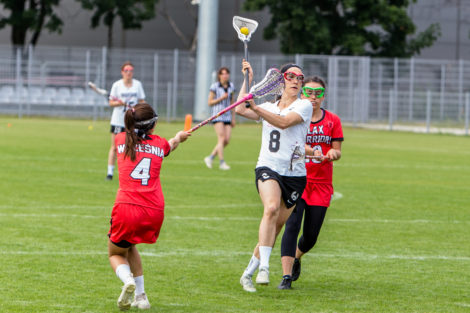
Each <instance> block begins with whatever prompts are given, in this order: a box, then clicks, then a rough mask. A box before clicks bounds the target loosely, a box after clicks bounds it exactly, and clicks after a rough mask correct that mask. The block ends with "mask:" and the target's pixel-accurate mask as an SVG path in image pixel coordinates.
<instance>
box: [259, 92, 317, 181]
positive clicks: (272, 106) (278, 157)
mask: <svg viewBox="0 0 470 313" xmlns="http://www.w3.org/2000/svg"><path fill="white" fill-rule="evenodd" d="M278 103H279V102H278V101H276V102H275V103H272V102H265V103H263V104H260V105H259V107H261V108H263V109H265V110H267V111H269V112H271V113H275V114H277V115H281V116H286V115H287V114H289V113H290V112H295V113H297V114H299V115H300V116H301V117H302V120H303V122H302V123H300V124H297V125H294V126H291V127H288V128H286V129H280V128H277V127H274V126H273V125H271V124H269V123H268V122H266V121H265V120H263V135H262V139H261V149H260V152H259V157H258V163H257V164H256V167H257V168H258V167H262V166H266V167H268V168H270V169H271V170H273V171H275V172H277V173H278V174H279V175H282V176H306V175H307V172H306V170H305V162H295V163H293V165H292V170H291V158H292V154H293V152H294V149H295V147H296V146H297V147H298V148H297V149H298V150H299V149H300V151H299V152H300V153H302V154H305V141H306V138H307V131H308V127H309V125H310V120H311V118H312V111H313V108H312V104H311V103H310V101H308V100H301V99H297V100H295V101H294V102H292V104H291V105H290V106H288V107H287V108H285V109H284V110H282V111H280V109H279V107H278Z"/></svg>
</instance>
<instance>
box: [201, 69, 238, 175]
mask: <svg viewBox="0 0 470 313" xmlns="http://www.w3.org/2000/svg"><path fill="white" fill-rule="evenodd" d="M234 92H235V87H234V86H233V83H231V82H230V71H229V69H228V68H226V67H221V68H220V69H219V70H218V72H217V82H215V83H213V84H212V85H211V88H210V91H209V100H208V103H209V106H210V107H212V112H211V113H212V114H211V115H212V116H213V115H216V114H217V113H219V112H220V111H222V110H223V109H225V108H226V107H228V106H229V105H231V104H232V103H233V102H234V99H233V93H234ZM212 124H214V129H215V133H216V134H217V144H216V145H215V147H214V150H212V152H211V154H210V155H209V156H207V157H205V158H204V163H206V166H207V167H208V168H212V162H213V161H214V158H215V156H216V155H217V156H218V157H219V168H220V169H221V170H229V169H230V166H228V165H227V163H226V162H225V160H224V148H225V146H227V145H228V143H229V141H230V136H231V133H232V127H235V112H234V111H233V110H232V111H230V112H227V113H225V114H222V115H221V116H219V117H217V118H216V119H214V120H213V121H212Z"/></svg>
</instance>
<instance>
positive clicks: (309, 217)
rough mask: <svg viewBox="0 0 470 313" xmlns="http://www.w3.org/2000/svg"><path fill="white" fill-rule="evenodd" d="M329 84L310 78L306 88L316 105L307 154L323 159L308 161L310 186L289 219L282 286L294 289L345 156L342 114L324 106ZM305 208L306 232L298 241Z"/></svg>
mask: <svg viewBox="0 0 470 313" xmlns="http://www.w3.org/2000/svg"><path fill="white" fill-rule="evenodd" d="M325 87H326V85H325V83H324V81H323V80H322V79H321V78H319V77H309V78H306V79H305V81H304V86H303V88H302V98H304V99H309V100H310V102H311V103H312V106H313V113H312V119H311V123H310V127H309V130H308V133H307V140H306V145H305V153H306V154H310V155H316V156H319V157H320V158H319V159H310V160H309V159H307V160H306V168H307V185H306V187H305V190H304V192H303V194H302V199H301V201H300V202H299V204H298V205H297V208H296V211H295V212H293V213H292V215H291V216H290V217H289V219H288V220H287V222H286V228H285V231H284V235H283V236H282V244H281V261H282V269H283V274H284V276H283V279H282V282H281V284H280V285H279V287H278V288H279V289H290V288H291V283H292V281H295V280H297V279H298V278H299V275H300V258H301V256H302V255H304V254H305V253H307V252H308V251H309V250H310V249H312V248H313V246H314V245H315V243H316V241H317V238H318V234H319V233H320V229H321V226H322V224H323V219H324V218H325V214H326V210H327V208H328V207H329V206H330V202H331V197H332V196H333V184H332V181H333V163H332V161H336V160H338V159H339V158H340V157H341V142H342V141H343V130H342V128H341V120H340V119H339V117H338V116H337V115H335V114H333V113H331V112H329V111H327V110H325V109H323V108H321V104H322V102H323V100H324V99H325V98H324V93H325ZM304 211H305V216H304V227H303V234H302V236H301V237H300V239H299V242H298V244H297V236H298V234H299V232H300V228H301V224H302V216H303V213H304Z"/></svg>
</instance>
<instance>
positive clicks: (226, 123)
mask: <svg viewBox="0 0 470 313" xmlns="http://www.w3.org/2000/svg"><path fill="white" fill-rule="evenodd" d="M211 123H212V124H217V123H224V125H232V122H227V121H224V122H222V121H215V122H214V121H212V122H211Z"/></svg>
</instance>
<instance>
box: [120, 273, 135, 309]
mask: <svg viewBox="0 0 470 313" xmlns="http://www.w3.org/2000/svg"><path fill="white" fill-rule="evenodd" d="M134 291H135V281H134V280H132V281H130V282H128V283H126V284H124V286H122V291H121V295H120V296H119V298H118V301H117V305H118V307H119V309H120V310H121V311H126V310H129V309H130V308H131V302H132V298H133V296H134Z"/></svg>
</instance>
